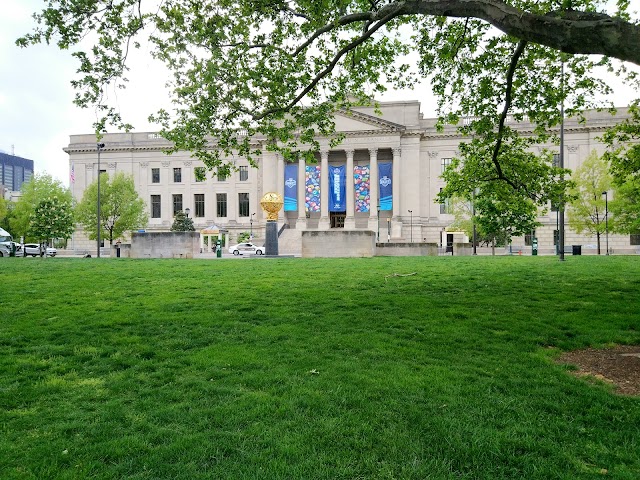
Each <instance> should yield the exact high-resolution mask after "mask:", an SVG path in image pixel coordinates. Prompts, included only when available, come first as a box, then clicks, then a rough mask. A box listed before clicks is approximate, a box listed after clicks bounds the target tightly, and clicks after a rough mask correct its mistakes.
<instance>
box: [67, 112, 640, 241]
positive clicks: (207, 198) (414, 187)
mask: <svg viewBox="0 0 640 480" xmlns="http://www.w3.org/2000/svg"><path fill="white" fill-rule="evenodd" d="M379 109H380V110H381V112H382V113H381V115H380V114H377V113H375V112H374V107H359V108H355V109H354V111H352V112H350V113H348V114H347V113H344V114H342V113H338V114H336V117H335V122H336V129H337V131H338V132H341V133H343V134H344V140H343V141H342V143H341V144H340V145H339V146H338V147H330V146H329V141H328V139H320V140H319V141H320V145H321V149H320V153H319V154H318V155H317V156H316V163H309V164H307V163H305V161H304V160H301V161H299V162H295V163H289V162H285V160H284V159H283V157H282V156H281V155H279V154H277V153H274V152H270V151H267V150H266V148H262V147H263V146H264V144H263V139H261V138H254V139H252V142H254V143H255V146H256V147H259V148H261V151H262V154H261V155H260V156H259V157H258V158H257V159H256V160H257V164H258V168H253V167H251V166H250V165H249V163H248V161H247V160H246V159H244V158H241V157H237V158H230V159H229V160H230V161H232V162H233V163H234V165H235V167H236V171H235V172H234V173H233V175H232V176H231V177H229V178H222V177H218V176H216V175H212V173H211V172H206V173H207V175H206V179H205V180H204V181H200V180H198V178H197V176H196V172H197V169H203V168H204V165H203V164H202V163H201V162H200V161H198V160H197V159H195V158H192V156H191V155H190V153H189V152H178V153H175V154H173V155H170V156H168V155H166V154H165V153H163V149H165V148H166V147H168V146H169V143H168V142H167V141H166V140H164V139H163V138H161V137H160V136H159V135H158V134H156V133H113V134H107V135H105V137H104V138H103V139H102V140H101V142H102V143H104V147H103V148H102V149H101V151H100V166H98V151H97V148H96V139H95V135H93V134H88V135H72V136H71V138H70V143H69V145H68V147H66V148H65V151H66V152H67V153H68V154H69V162H70V169H71V171H72V172H73V181H72V183H71V190H72V193H73V196H74V197H75V198H76V199H77V200H80V199H81V198H82V195H83V193H84V190H85V189H86V187H87V186H88V185H89V184H91V183H92V182H94V181H95V180H96V179H97V176H98V172H99V171H102V172H106V173H108V174H113V173H115V172H125V173H127V174H130V175H132V176H133V178H134V181H135V185H136V189H137V191H138V193H139V195H140V196H141V198H143V199H144V200H145V202H146V203H147V208H148V214H149V222H148V225H147V227H146V230H147V231H168V230H169V229H170V228H171V224H172V223H173V217H174V215H175V213H176V212H177V211H179V210H184V211H186V210H187V209H189V216H190V217H191V218H192V219H193V221H194V225H195V226H196V229H197V230H201V229H205V228H207V227H210V226H217V227H219V228H220V229H222V230H224V231H227V232H228V238H227V239H226V240H228V241H230V242H232V243H235V240H236V239H237V235H238V234H239V233H242V232H248V233H251V234H253V236H254V238H256V240H257V241H260V239H262V238H264V227H265V215H264V213H263V212H262V210H261V208H260V205H259V201H260V198H261V197H262V195H264V193H266V192H270V191H275V192H278V193H280V194H281V195H282V196H283V197H284V198H285V208H284V209H283V210H282V211H281V213H280V218H279V220H278V223H279V226H283V225H286V226H287V227H288V229H289V230H290V231H292V232H295V231H297V232H300V231H304V230H330V229H347V230H353V229H355V230H358V229H366V230H371V231H374V232H376V235H377V236H378V238H379V241H380V242H388V241H390V242H429V243H438V244H441V243H443V242H446V233H445V229H446V228H447V226H448V225H450V224H451V223H452V221H453V220H454V218H453V215H451V212H450V209H449V208H448V206H447V205H443V204H440V203H437V202H436V200H435V198H436V195H437V193H438V192H439V191H440V189H442V188H443V187H444V186H445V183H444V181H443V180H442V178H441V174H442V172H443V170H444V169H445V168H447V166H448V165H449V163H450V161H451V159H452V158H453V157H455V156H456V154H457V150H458V145H459V143H460V142H461V141H464V138H463V137H461V136H460V135H459V134H458V133H457V132H456V130H455V128H454V127H446V128H445V129H444V131H439V130H437V129H436V121H437V120H436V119H434V118H423V116H422V114H421V113H420V104H419V102H417V101H404V102H386V103H380V104H379ZM624 115H625V111H622V112H621V113H619V114H618V116H617V117H612V116H611V115H610V114H609V113H607V112H587V115H586V122H584V123H579V122H578V121H576V120H573V119H569V120H567V121H566V122H565V166H566V167H567V168H570V169H575V168H577V167H578V166H579V165H580V163H581V162H582V161H583V160H584V159H585V158H586V157H587V156H588V155H589V153H590V152H591V151H592V150H596V151H597V152H598V153H599V154H602V153H603V152H604V149H605V147H604V145H603V144H602V143H601V142H600V141H599V140H598V137H599V136H601V135H602V133H603V131H604V129H605V128H606V127H607V126H610V125H611V124H613V123H614V122H617V121H620V118H624ZM516 126H517V128H518V129H520V130H522V131H523V132H527V131H532V129H533V126H532V125H531V124H528V123H526V122H521V123H518V124H517V125H516ZM538 148H540V149H542V148H548V149H550V150H552V151H559V147H558V146H557V145H552V144H549V145H544V146H540V147H538ZM378 206H379V207H380V208H379V209H378ZM557 220H558V219H557V213H556V212H552V211H549V212H547V213H545V214H544V215H541V216H540V217H539V221H540V223H541V224H542V225H541V226H540V227H539V228H538V229H537V230H536V232H532V233H533V235H532V236H535V237H537V238H538V243H539V246H540V252H541V253H552V252H553V251H554V241H555V237H556V233H555V230H556V229H557ZM634 238H635V237H634V236H629V235H609V246H610V249H611V250H612V251H613V252H614V253H621V252H627V253H636V249H637V248H640V246H638V247H636V246H635V245H632V244H633V243H635V242H634ZM529 241H530V238H529V239H527V238H521V239H514V240H513V245H515V246H516V247H519V248H520V249H521V250H522V249H525V247H526V244H528V243H529ZM595 242H596V240H595V238H591V237H584V236H581V235H578V234H576V233H575V232H572V231H571V230H570V229H567V231H566V241H565V244H566V245H572V244H580V245H582V246H583V253H590V252H589V249H594V248H595ZM72 244H73V248H74V249H75V250H80V251H92V249H95V243H93V242H90V241H89V240H88V239H87V238H86V236H85V235H83V233H82V231H77V232H76V234H75V235H74V239H73V242H72ZM603 248H604V246H603ZM525 250H526V249H525ZM526 251H527V252H530V248H529V249H528V250H526Z"/></svg>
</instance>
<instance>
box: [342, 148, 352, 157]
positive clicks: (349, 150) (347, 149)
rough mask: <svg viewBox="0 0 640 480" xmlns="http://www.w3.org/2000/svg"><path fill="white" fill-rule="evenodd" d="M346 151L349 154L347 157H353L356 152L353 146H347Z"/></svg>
mask: <svg viewBox="0 0 640 480" xmlns="http://www.w3.org/2000/svg"><path fill="white" fill-rule="evenodd" d="M344 153H345V154H346V155H347V158H349V157H351V158H353V154H354V153H355V149H353V148H345V149H344Z"/></svg>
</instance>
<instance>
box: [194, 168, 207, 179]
mask: <svg viewBox="0 0 640 480" xmlns="http://www.w3.org/2000/svg"><path fill="white" fill-rule="evenodd" d="M193 174H194V176H195V179H196V182H204V181H205V180H206V179H207V171H206V170H205V168H204V167H196V168H194V169H193Z"/></svg>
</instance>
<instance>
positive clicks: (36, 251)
mask: <svg viewBox="0 0 640 480" xmlns="http://www.w3.org/2000/svg"><path fill="white" fill-rule="evenodd" d="M42 253H43V251H42V250H41V248H40V245H38V244H37V243H25V244H24V246H23V247H22V254H23V255H24V256H25V257H27V256H29V255H31V256H32V257H37V256H38V255H42ZM57 254H58V250H56V249H55V248H53V247H47V257H55V256H56V255H57Z"/></svg>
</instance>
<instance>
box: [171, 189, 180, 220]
mask: <svg viewBox="0 0 640 480" xmlns="http://www.w3.org/2000/svg"><path fill="white" fill-rule="evenodd" d="M181 211H182V194H181V193H175V194H174V195H173V216H174V217H175V216H176V213H178V212H181Z"/></svg>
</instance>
